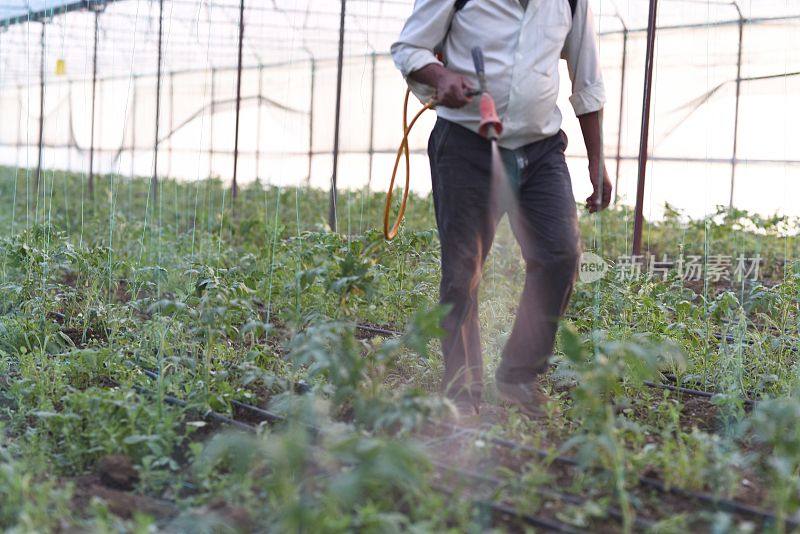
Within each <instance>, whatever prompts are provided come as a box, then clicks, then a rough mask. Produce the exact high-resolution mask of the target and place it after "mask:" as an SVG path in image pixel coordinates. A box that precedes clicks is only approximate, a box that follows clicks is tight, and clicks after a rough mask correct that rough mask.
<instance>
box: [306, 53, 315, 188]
mask: <svg viewBox="0 0 800 534" xmlns="http://www.w3.org/2000/svg"><path fill="white" fill-rule="evenodd" d="M316 89H317V60H316V59H314V58H313V57H312V58H311V88H310V91H311V92H310V93H309V94H310V96H309V99H308V100H309V102H308V172H307V173H306V187H308V186H309V185H311V164H312V162H313V161H314V91H316Z"/></svg>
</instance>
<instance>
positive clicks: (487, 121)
mask: <svg viewBox="0 0 800 534" xmlns="http://www.w3.org/2000/svg"><path fill="white" fill-rule="evenodd" d="M472 61H473V63H474V64H475V73H476V74H477V76H478V89H477V90H476V91H471V92H469V93H467V96H470V97H475V96H480V98H481V100H480V114H481V122H480V126H479V127H478V132H479V133H480V134H481V135H482V136H483V137H485V138H486V139H489V140H490V141H492V142H493V143H496V142H497V139H498V138H499V137H500V135H501V134H502V133H503V123H502V122H501V121H500V117H498V115H497V108H496V106H495V103H494V98H492V95H491V94H489V91H488V90H487V88H486V68H485V66H484V60H483V50H481V48H480V47H479V46H476V47H475V48H473V49H472ZM410 97H411V90H410V89H407V90H406V96H405V100H404V101H403V138H402V140H401V142H400V146H399V147H398V149H397V157H396V158H395V161H394V169H393V170H392V178H391V180H390V181H389V190H388V192H387V193H386V204H385V206H384V210H383V236H384V237H385V238H386V240H387V241H391V240H392V239H394V238H395V237H397V232H398V231H399V229H400V224H401V223H402V222H403V217H404V216H405V213H406V205H407V203H408V190H409V186H410V183H411V152H410V150H409V148H408V136H409V134H410V133H411V129H412V128H413V127H414V125H415V124H416V123H417V120H419V118H420V117H421V116H422V114H423V113H425V112H426V111H428V110H429V109H434V108H435V107H436V105H437V102H436V100H435V99H433V100H431V101H429V102H428V103H427V104H425V105H424V106H423V107H422V109H421V110H419V111H418V112H417V114H416V115H414V117H413V118H412V119H411V122H409V121H408V101H409V98H410ZM401 159H405V163H406V185H405V188H404V189H403V198H402V200H401V201H400V210H399V212H398V214H397V219H396V220H395V222H394V224H393V225H391V228H390V227H389V212H390V210H391V207H392V191H393V190H394V183H395V179H396V178H397V170H398V169H399V167H400V160H401Z"/></svg>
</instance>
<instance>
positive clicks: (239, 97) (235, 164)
mask: <svg viewBox="0 0 800 534" xmlns="http://www.w3.org/2000/svg"><path fill="white" fill-rule="evenodd" d="M243 43H244V0H239V62H238V63H237V67H236V133H235V134H234V142H233V183H232V184H231V195H232V197H233V200H234V201H236V197H237V196H238V195H239V185H238V183H237V173H238V171H239V116H240V113H241V108H242V44H243Z"/></svg>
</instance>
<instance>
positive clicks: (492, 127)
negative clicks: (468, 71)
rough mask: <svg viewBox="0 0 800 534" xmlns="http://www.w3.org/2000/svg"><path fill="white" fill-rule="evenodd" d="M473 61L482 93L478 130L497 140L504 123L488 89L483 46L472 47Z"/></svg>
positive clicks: (480, 92)
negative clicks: (498, 114)
mask: <svg viewBox="0 0 800 534" xmlns="http://www.w3.org/2000/svg"><path fill="white" fill-rule="evenodd" d="M472 61H473V63H475V74H477V75H478V84H479V88H480V89H479V94H480V95H481V102H480V111H481V124H480V126H479V128H478V132H479V133H480V134H481V135H482V136H484V137H485V138H487V139H490V140H494V141H496V140H497V138H498V137H500V135H501V134H502V133H503V123H502V122H500V117H498V116H497V106H495V103H494V98H492V95H490V94H489V91H487V89H486V67H485V64H484V60H483V50H481V47H479V46H476V47H475V48H473V49H472Z"/></svg>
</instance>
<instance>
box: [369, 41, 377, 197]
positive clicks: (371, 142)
mask: <svg viewBox="0 0 800 534" xmlns="http://www.w3.org/2000/svg"><path fill="white" fill-rule="evenodd" d="M377 61H378V58H377V56H376V54H375V52H372V89H371V91H372V93H371V94H370V99H371V102H370V106H369V175H368V177H367V190H369V187H370V185H372V166H373V160H374V159H375V78H376V76H375V66H376V64H377Z"/></svg>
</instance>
